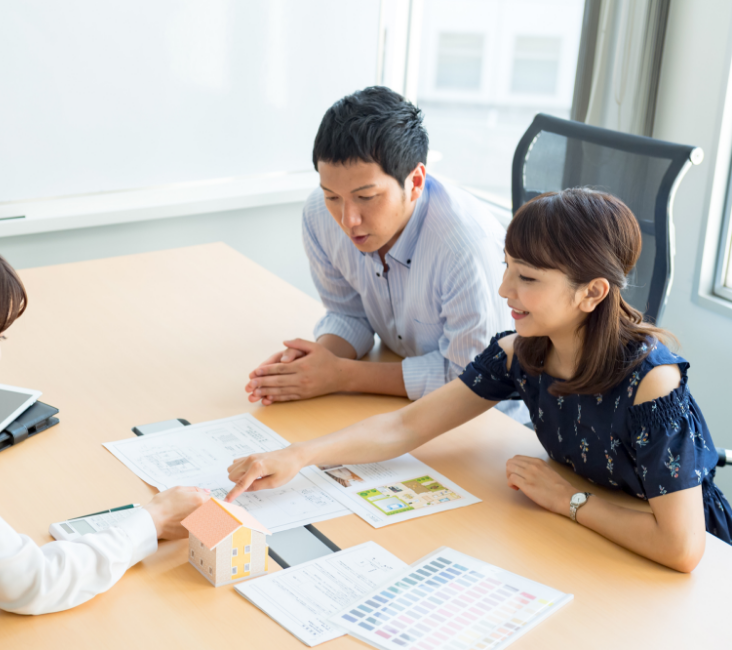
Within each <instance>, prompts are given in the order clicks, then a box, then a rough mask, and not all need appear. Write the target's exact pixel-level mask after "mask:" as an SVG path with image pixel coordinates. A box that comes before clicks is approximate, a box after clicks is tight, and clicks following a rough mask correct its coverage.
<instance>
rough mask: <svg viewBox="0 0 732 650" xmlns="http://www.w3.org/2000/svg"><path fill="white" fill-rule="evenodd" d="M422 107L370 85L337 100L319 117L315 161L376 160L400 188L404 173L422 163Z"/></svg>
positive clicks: (426, 140) (426, 146) (426, 142)
mask: <svg viewBox="0 0 732 650" xmlns="http://www.w3.org/2000/svg"><path fill="white" fill-rule="evenodd" d="M422 119H423V116H422V111H420V110H419V109H418V108H417V107H416V106H415V105H414V104H412V103H411V102H408V101H407V100H406V99H404V97H402V96H401V95H400V94H399V93H395V92H394V91H393V90H391V89H389V88H385V87H384V86H371V87H370V88H365V89H364V90H359V91H357V92H355V93H353V94H352V95H347V96H346V97H344V98H343V99H339V100H338V101H337V102H336V103H335V104H333V106H331V107H330V108H329V109H328V110H327V111H326V112H325V115H324V116H323V121H322V122H321V123H320V128H319V129H318V134H317V135H316V136H315V144H314V145H313V165H315V169H316V170H317V169H318V161H320V160H322V161H323V162H327V163H331V164H344V163H349V162H354V161H357V160H362V161H364V162H375V163H378V164H379V165H380V166H381V168H382V169H383V170H384V173H385V174H388V175H389V176H392V177H393V178H395V179H396V181H397V182H398V183H399V185H400V186H402V187H404V181H405V180H406V178H407V176H408V175H409V173H410V172H411V171H412V170H413V169H414V168H415V167H416V166H417V165H418V164H419V163H423V164H424V163H426V162H427V150H428V149H429V138H428V137H427V131H426V130H425V128H424V126H422Z"/></svg>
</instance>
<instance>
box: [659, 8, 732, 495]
mask: <svg viewBox="0 0 732 650" xmlns="http://www.w3.org/2000/svg"><path fill="white" fill-rule="evenodd" d="M731 38H732V3H731V2H729V0H704V2H699V1H698V0H674V2H672V3H671V10H670V14H669V21H668V31H667V34H666V42H665V46H664V58H663V64H662V69H661V81H660V87H659V94H658V103H657V110H656V123H655V128H654V133H653V135H654V137H656V138H660V139H662V140H671V141H673V142H680V143H683V144H690V145H696V146H699V147H702V149H704V153H705V159H704V162H703V163H702V164H701V165H700V166H699V167H695V168H692V169H691V170H690V171H689V173H688V174H687V176H686V178H685V179H684V181H683V182H682V184H681V186H680V188H679V191H678V194H677V195H676V202H675V204H674V221H675V223H676V242H677V243H676V273H675V278H674V284H673V288H672V291H671V295H670V298H669V302H668V306H667V308H666V312H665V315H664V319H663V322H662V325H663V326H664V327H666V328H668V329H670V330H671V331H672V332H674V334H676V335H677V337H678V338H679V340H680V342H681V346H682V348H681V354H682V355H683V356H684V357H686V358H687V359H688V360H689V362H690V363H691V370H690V380H689V386H690V388H691V390H692V393H693V394H694V397H695V398H696V400H697V402H698V403H699V405H700V406H701V408H702V410H703V412H704V415H705V417H706V419H707V422H708V424H709V426H710V428H711V431H712V435H713V436H714V441H715V443H716V444H717V446H725V447H728V448H732V420H731V419H730V417H729V407H728V405H729V403H730V399H731V398H732V395H730V389H731V388H732V380H731V379H730V371H731V369H732V313H731V315H730V317H725V316H723V315H720V314H718V313H715V312H713V311H710V310H709V309H706V308H704V307H701V306H700V305H698V304H697V302H696V285H695V281H694V279H695V272H696V269H697V265H698V261H699V259H698V256H699V254H700V239H701V238H702V237H703V236H704V233H703V228H704V225H705V221H706V216H707V215H706V213H705V212H706V211H707V210H709V205H710V201H709V197H710V193H711V187H712V176H713V172H714V167H715V164H716V159H717V147H718V139H719V133H720V128H721V120H722V101H723V98H724V95H725V92H726V88H727V79H728V77H729V63H730V62H729V54H728V49H729V47H728V44H729V42H730V39H731ZM717 483H718V485H719V486H720V487H721V488H722V489H723V490H724V491H725V493H726V494H727V495H728V496H730V497H732V468H727V469H721V470H720V471H719V473H718V476H717Z"/></svg>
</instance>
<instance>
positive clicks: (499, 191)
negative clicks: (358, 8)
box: [387, 0, 584, 209]
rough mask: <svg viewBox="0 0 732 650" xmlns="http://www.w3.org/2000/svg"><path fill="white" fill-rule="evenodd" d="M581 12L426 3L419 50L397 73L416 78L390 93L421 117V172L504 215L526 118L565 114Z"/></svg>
mask: <svg viewBox="0 0 732 650" xmlns="http://www.w3.org/2000/svg"><path fill="white" fill-rule="evenodd" d="M583 13H584V0H491V1H490V2H487V1H486V0H460V1H459V2H458V1H456V2H444V0H424V5H423V11H422V13H421V21H419V22H415V23H414V24H413V26H412V27H411V28H410V29H415V30H418V31H417V37H416V38H412V39H411V40H410V42H415V41H416V42H417V43H418V48H415V52H414V54H413V55H410V56H413V58H412V59H409V65H407V66H405V65H404V63H403V62H402V64H401V67H400V68H399V70H402V71H403V70H404V69H405V68H406V69H408V70H410V71H413V72H410V74H411V75H412V76H413V77H415V78H416V82H412V81H410V79H411V77H410V79H407V81H406V82H404V83H403V84H402V85H401V86H399V85H398V84H397V85H393V86H392V87H393V88H394V89H395V90H397V91H398V92H401V93H404V92H405V90H406V91H407V94H408V96H409V97H410V98H411V99H412V100H413V101H414V100H416V102H417V104H418V105H419V107H420V108H421V109H422V110H423V112H424V116H425V121H424V124H425V127H426V128H427V131H428V132H429V136H430V157H429V159H428V165H427V167H428V171H429V172H432V173H435V174H436V175H438V176H442V177H443V178H446V179H447V180H450V181H453V182H455V183H457V184H459V185H462V186H464V187H466V188H467V189H469V190H471V191H475V192H476V193H477V194H479V195H480V196H482V197H484V198H486V199H488V200H490V201H492V202H493V203H496V204H498V205H499V206H502V207H504V208H508V209H510V207H511V164H512V161H513V154H514V151H515V149H516V145H517V144H518V141H519V140H520V139H521V136H522V135H523V134H524V132H525V131H526V129H527V127H528V126H529V124H530V123H531V121H532V120H533V119H534V115H536V113H539V112H542V113H549V114H552V115H556V116H558V117H562V118H568V117H569V113H570V109H571V107H572V96H573V93H574V79H575V73H576V69H577V52H578V49H579V42H580V35H581V29H582V18H583ZM410 33H411V32H410ZM392 52H393V50H392ZM413 61H414V62H413ZM387 78H389V76H388V75H387ZM412 87H413V88H414V91H412V94H411V95H410V94H409V92H408V91H409V89H410V88H412Z"/></svg>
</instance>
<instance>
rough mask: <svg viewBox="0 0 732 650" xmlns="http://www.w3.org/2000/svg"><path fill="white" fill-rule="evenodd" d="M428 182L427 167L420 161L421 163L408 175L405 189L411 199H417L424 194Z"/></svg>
mask: <svg viewBox="0 0 732 650" xmlns="http://www.w3.org/2000/svg"><path fill="white" fill-rule="evenodd" d="M426 182H427V169H426V168H425V166H424V165H423V164H422V163H419V165H417V166H416V167H415V168H414V169H413V170H412V171H411V172H410V174H409V176H407V180H406V182H405V185H406V187H405V189H406V190H407V194H408V196H409V200H410V201H416V200H417V199H418V198H419V197H420V196H422V192H424V187H425V184H426ZM410 188H411V189H410Z"/></svg>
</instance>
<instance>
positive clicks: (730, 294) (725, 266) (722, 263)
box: [714, 175, 732, 300]
mask: <svg viewBox="0 0 732 650" xmlns="http://www.w3.org/2000/svg"><path fill="white" fill-rule="evenodd" d="M731 213H732V175H731V176H730V181H729V182H728V185H727V205H726V206H725V211H724V221H723V222H722V238H721V242H720V246H719V257H718V259H717V272H716V275H715V279H714V293H715V294H717V296H719V297H720V298H726V299H727V300H732V216H731Z"/></svg>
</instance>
